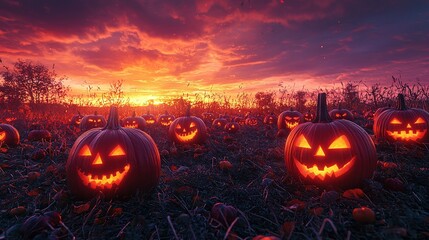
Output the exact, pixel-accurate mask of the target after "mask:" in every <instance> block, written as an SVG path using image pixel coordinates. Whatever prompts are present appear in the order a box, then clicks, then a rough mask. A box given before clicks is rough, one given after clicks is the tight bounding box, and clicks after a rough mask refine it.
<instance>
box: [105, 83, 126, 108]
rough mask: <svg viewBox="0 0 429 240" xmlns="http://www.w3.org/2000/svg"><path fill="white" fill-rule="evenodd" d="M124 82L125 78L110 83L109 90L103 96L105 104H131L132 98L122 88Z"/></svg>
mask: <svg viewBox="0 0 429 240" xmlns="http://www.w3.org/2000/svg"><path fill="white" fill-rule="evenodd" d="M123 83H124V80H122V79H120V80H117V81H114V82H111V83H110V88H109V91H108V92H107V93H105V94H103V96H102V97H103V103H104V104H105V105H106V104H107V105H116V106H123V105H127V104H129V102H130V98H129V97H127V98H126V97H125V94H124V91H123V89H122V84H123Z"/></svg>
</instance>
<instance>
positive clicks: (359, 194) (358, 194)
mask: <svg viewBox="0 0 429 240" xmlns="http://www.w3.org/2000/svg"><path fill="white" fill-rule="evenodd" d="M364 196H365V193H364V192H363V191H362V189H360V188H353V189H349V190H346V191H345V192H344V193H343V197H345V198H351V199H359V198H363V197H364Z"/></svg>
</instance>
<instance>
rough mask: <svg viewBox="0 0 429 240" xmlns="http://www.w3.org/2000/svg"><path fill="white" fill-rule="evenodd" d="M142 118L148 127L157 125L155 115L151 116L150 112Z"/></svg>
mask: <svg viewBox="0 0 429 240" xmlns="http://www.w3.org/2000/svg"><path fill="white" fill-rule="evenodd" d="M142 117H143V118H144V120H145V121H146V124H147V125H153V124H155V123H156V118H155V116H154V115H152V114H150V113H149V111H148V112H147V113H146V114H143V115H142Z"/></svg>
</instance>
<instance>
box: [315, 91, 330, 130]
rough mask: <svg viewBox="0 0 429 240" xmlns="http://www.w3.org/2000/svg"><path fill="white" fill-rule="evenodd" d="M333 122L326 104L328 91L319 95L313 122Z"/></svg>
mask: <svg viewBox="0 0 429 240" xmlns="http://www.w3.org/2000/svg"><path fill="white" fill-rule="evenodd" d="M328 122H332V119H331V117H330V116H329V113H328V105H327V104H326V93H319V94H318V95H317V113H316V119H314V121H313V123H328Z"/></svg>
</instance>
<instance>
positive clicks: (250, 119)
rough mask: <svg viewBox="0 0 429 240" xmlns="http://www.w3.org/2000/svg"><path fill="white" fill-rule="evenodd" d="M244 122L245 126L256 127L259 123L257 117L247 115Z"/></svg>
mask: <svg viewBox="0 0 429 240" xmlns="http://www.w3.org/2000/svg"><path fill="white" fill-rule="evenodd" d="M245 123H246V125H247V126H251V127H256V126H258V125H259V119H258V118H257V117H253V116H248V117H247V118H246V121H245Z"/></svg>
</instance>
